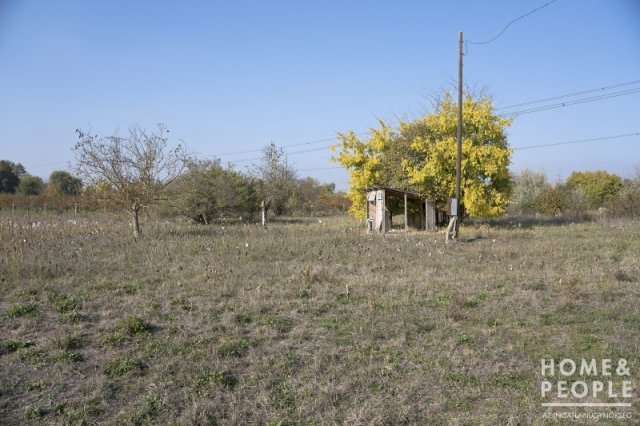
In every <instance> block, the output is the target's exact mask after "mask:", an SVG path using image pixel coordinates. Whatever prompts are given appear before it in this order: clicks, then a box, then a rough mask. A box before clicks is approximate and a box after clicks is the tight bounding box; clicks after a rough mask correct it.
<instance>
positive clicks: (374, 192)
mask: <svg viewBox="0 0 640 426" xmlns="http://www.w3.org/2000/svg"><path fill="white" fill-rule="evenodd" d="M365 191H366V193H367V209H366V212H367V213H366V214H367V232H375V233H381V234H384V233H387V232H389V231H390V230H391V219H392V218H391V213H390V208H389V205H390V203H391V202H392V201H391V200H395V201H396V202H400V203H402V204H403V205H404V230H405V231H408V230H410V229H416V230H423V231H435V230H436V208H435V204H434V203H433V202H431V201H429V200H427V199H426V198H424V197H422V196H420V195H419V194H416V193H413V192H409V191H404V190H401V189H396V188H389V187H385V186H372V187H369V188H366V189H365Z"/></svg>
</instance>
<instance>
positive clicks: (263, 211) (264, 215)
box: [260, 201, 267, 226]
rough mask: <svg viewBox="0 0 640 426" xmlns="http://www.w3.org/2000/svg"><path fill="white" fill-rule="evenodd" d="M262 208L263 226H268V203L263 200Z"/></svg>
mask: <svg viewBox="0 0 640 426" xmlns="http://www.w3.org/2000/svg"><path fill="white" fill-rule="evenodd" d="M260 208H261V209H262V226H267V203H265V202H264V201H262V202H261V203H260Z"/></svg>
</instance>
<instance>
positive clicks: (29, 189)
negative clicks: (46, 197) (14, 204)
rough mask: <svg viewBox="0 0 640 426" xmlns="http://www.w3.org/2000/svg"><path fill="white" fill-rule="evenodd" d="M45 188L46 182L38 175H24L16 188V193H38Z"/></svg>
mask: <svg viewBox="0 0 640 426" xmlns="http://www.w3.org/2000/svg"><path fill="white" fill-rule="evenodd" d="M42 188H44V182H43V181H42V179H41V178H39V177H38V176H31V175H24V176H22V177H21V178H20V183H19V184H18V187H17V188H16V193H18V194H21V195H38V194H40V193H41V192H42Z"/></svg>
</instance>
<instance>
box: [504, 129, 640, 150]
mask: <svg viewBox="0 0 640 426" xmlns="http://www.w3.org/2000/svg"><path fill="white" fill-rule="evenodd" d="M631 136H640V132H635V133H625V134H622V135H613V136H602V137H599V138H590V139H577V140H571V141H564V142H555V143H545V144H540V145H528V146H519V147H516V148H513V150H514V151H522V150H525V149H534V148H547V147H552V146H559V145H570V144H576V143H585V142H596V141H604V140H610V139H621V138H628V137H631Z"/></svg>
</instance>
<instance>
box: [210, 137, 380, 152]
mask: <svg viewBox="0 0 640 426" xmlns="http://www.w3.org/2000/svg"><path fill="white" fill-rule="evenodd" d="M369 133H370V132H360V133H356V136H364V135H368V134H369ZM338 139H339V138H338V137H337V136H334V137H331V138H324V139H315V140H311V141H307V142H299V143H294V144H289V145H282V146H278V148H293V147H296V146H304V145H313V144H317V143H322V142H331V141H335V140H338ZM263 150H264V148H259V149H249V150H246V151H235V152H224V153H221V154H209V155H203V157H221V156H225V155H237V154H250V153H253V152H262V151H263Z"/></svg>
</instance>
